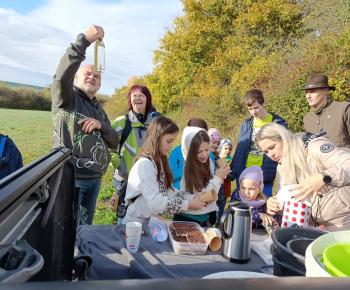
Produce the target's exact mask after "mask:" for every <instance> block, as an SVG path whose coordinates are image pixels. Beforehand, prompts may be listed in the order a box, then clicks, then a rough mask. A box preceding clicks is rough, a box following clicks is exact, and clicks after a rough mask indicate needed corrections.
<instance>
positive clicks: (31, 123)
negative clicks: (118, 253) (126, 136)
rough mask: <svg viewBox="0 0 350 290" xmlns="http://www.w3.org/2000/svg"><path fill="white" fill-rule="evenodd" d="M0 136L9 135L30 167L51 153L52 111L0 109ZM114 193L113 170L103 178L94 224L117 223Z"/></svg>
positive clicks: (110, 169) (24, 162)
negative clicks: (112, 202) (112, 207)
mask: <svg viewBox="0 0 350 290" xmlns="http://www.w3.org/2000/svg"><path fill="white" fill-rule="evenodd" d="M0 120H1V121H0V133H2V134H4V135H8V136H9V137H10V138H11V139H12V140H13V141H14V142H15V144H16V146H17V147H18V149H19V150H20V151H21V153H22V158H23V164H24V165H27V164H29V163H30V162H32V161H34V160H36V159H37V158H39V157H41V156H43V155H44V154H46V153H48V152H49V151H50V150H51V136H52V125H51V112H44V111H28V110H10V109H0ZM113 192H114V186H113V179H112V167H110V168H109V169H108V171H107V173H106V174H105V176H104V177H103V179H102V187H101V190H100V194H99V198H98V202H97V207H96V212H95V217H94V224H114V223H116V217H115V214H114V213H112V212H110V211H109V209H108V205H109V200H110V198H111V196H112V195H113Z"/></svg>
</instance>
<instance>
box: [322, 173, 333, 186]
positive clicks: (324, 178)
mask: <svg viewBox="0 0 350 290" xmlns="http://www.w3.org/2000/svg"><path fill="white" fill-rule="evenodd" d="M321 174H322V175H323V182H324V183H325V184H330V183H331V182H332V177H330V176H329V175H328V174H326V173H324V172H321Z"/></svg>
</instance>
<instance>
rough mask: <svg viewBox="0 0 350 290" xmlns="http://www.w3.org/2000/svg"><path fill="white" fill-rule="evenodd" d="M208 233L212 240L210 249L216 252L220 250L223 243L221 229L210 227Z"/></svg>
mask: <svg viewBox="0 0 350 290" xmlns="http://www.w3.org/2000/svg"><path fill="white" fill-rule="evenodd" d="M206 234H207V236H208V238H209V240H210V242H209V248H210V250H212V251H214V252H216V251H218V250H220V248H221V245H222V240H221V238H222V235H221V232H220V230H219V229H216V228H210V229H208V230H207V231H206Z"/></svg>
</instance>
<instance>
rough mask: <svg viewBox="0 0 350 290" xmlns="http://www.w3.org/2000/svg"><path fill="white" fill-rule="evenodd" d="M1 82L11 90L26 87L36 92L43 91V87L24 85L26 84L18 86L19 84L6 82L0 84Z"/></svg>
mask: <svg viewBox="0 0 350 290" xmlns="http://www.w3.org/2000/svg"><path fill="white" fill-rule="evenodd" d="M2 82H4V83H6V86H7V87H9V88H11V89H18V88H22V87H28V88H31V89H34V90H36V91H43V90H44V87H38V86H32V85H26V84H19V83H12V82H7V81H2V80H0V84H1V83H2Z"/></svg>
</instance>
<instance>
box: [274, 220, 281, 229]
mask: <svg viewBox="0 0 350 290" xmlns="http://www.w3.org/2000/svg"><path fill="white" fill-rule="evenodd" d="M273 226H274V228H275V229H278V228H279V227H280V225H279V223H278V221H276V220H275V219H273Z"/></svg>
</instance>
